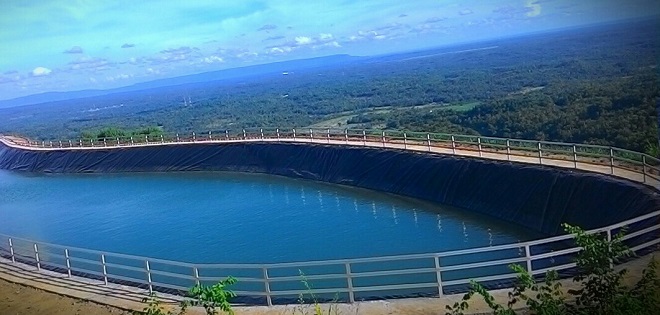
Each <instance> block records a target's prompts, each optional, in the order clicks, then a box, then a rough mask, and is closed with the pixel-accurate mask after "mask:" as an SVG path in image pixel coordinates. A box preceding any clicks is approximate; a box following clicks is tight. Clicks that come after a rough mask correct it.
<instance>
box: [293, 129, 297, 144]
mask: <svg viewBox="0 0 660 315" xmlns="http://www.w3.org/2000/svg"><path fill="white" fill-rule="evenodd" d="M293 141H296V128H293Z"/></svg>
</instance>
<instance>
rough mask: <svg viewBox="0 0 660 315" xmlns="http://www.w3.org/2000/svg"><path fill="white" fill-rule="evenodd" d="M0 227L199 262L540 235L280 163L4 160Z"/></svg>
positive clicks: (357, 253) (441, 246)
mask: <svg viewBox="0 0 660 315" xmlns="http://www.w3.org/2000/svg"><path fill="white" fill-rule="evenodd" d="M0 233H3V234H7V235H11V236H16V237H23V238H28V239H33V240H37V241H42V242H49V243H55V244H61V245H66V246H73V247H81V248H88V249H96V250H102V251H108V252H116V253H123V254H133V255H140V256H147V257H153V258H160V259H168V260H176V261H185V262H192V263H277V262H292V261H308V260H326V259H340V258H360V257H373V256H383V255H399V254H416V253H431V252H440V251H448V250H456V249H464V248H475V247H482V246H489V245H497V244H505V243H514V242H519V241H524V240H529V239H532V238H536V237H540V236H541V235H538V234H534V233H532V232H530V231H528V230H523V229H520V228H518V227H516V226H513V225H509V224H504V223H502V222H499V221H495V220H492V219H489V218H488V217H486V216H478V215H475V214H470V213H467V211H465V210H462V209H456V208H451V207H446V206H443V205H438V204H433V203H430V202H425V201H421V200H416V199H411V198H406V197H401V196H398V195H393V194H387V193H381V192H375V191H370V190H365V189H359V188H353V187H348V186H341V185H334V184H326V183H320V182H315V181H309V180H301V179H290V178H286V177H280V176H273V175H262V174H247V173H227V172H172V173H119V174H30V173H17V172H10V171H4V170H0Z"/></svg>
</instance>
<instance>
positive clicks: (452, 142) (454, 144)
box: [451, 135, 456, 155]
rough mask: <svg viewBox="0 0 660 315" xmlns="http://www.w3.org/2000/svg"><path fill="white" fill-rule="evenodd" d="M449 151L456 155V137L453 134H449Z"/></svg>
mask: <svg viewBox="0 0 660 315" xmlns="http://www.w3.org/2000/svg"><path fill="white" fill-rule="evenodd" d="M451 153H452V154H453V155H456V138H455V137H454V135H451Z"/></svg>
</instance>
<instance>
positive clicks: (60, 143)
mask: <svg viewBox="0 0 660 315" xmlns="http://www.w3.org/2000/svg"><path fill="white" fill-rule="evenodd" d="M61 147H62V140H60V148H61Z"/></svg>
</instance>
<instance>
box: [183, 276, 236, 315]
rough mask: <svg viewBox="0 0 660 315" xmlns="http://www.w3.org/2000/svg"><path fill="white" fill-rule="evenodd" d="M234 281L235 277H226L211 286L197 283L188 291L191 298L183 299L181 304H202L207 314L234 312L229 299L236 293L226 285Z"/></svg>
mask: <svg viewBox="0 0 660 315" xmlns="http://www.w3.org/2000/svg"><path fill="white" fill-rule="evenodd" d="M236 282H237V280H236V278H234V277H228V278H227V279H224V280H222V281H220V282H218V283H216V284H214V285H212V286H203V285H201V284H197V285H195V286H194V287H192V288H191V289H190V291H189V295H190V297H191V298H192V299H191V300H187V301H185V302H184V303H182V305H185V306H188V305H190V306H202V307H204V310H205V311H206V314H208V315H216V314H218V311H222V312H224V313H228V314H234V311H233V310H232V308H231V304H230V303H229V301H230V300H231V299H232V298H234V297H236V294H235V293H234V292H233V291H231V290H227V287H228V286H230V285H232V284H235V283H236Z"/></svg>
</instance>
